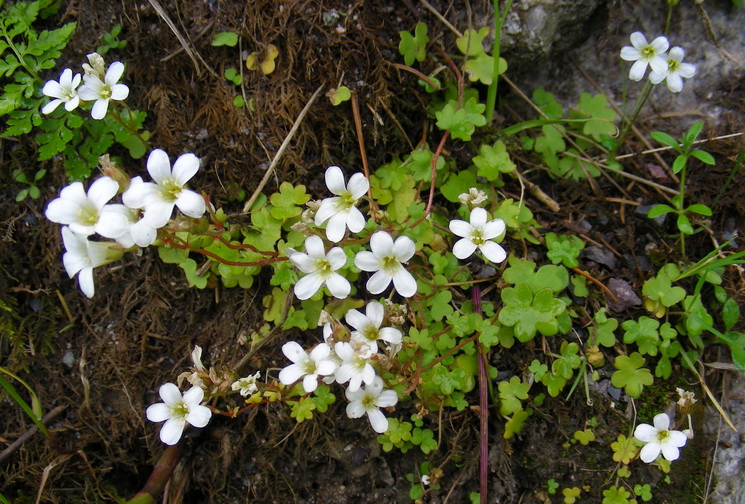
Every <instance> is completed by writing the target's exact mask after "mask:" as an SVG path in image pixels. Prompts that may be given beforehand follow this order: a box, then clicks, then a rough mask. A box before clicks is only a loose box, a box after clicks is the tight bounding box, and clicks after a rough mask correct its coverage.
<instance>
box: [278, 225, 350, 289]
mask: <svg viewBox="0 0 745 504" xmlns="http://www.w3.org/2000/svg"><path fill="white" fill-rule="evenodd" d="M305 252H306V253H302V252H294V251H293V252H291V253H290V255H289V259H290V261H291V262H292V264H294V265H295V266H297V268H298V269H299V270H300V271H302V272H303V273H305V276H304V277H303V278H301V279H300V280H298V282H297V283H296V284H295V295H296V296H297V298H298V299H300V300H304V299H308V298H310V297H311V296H312V295H313V294H315V293H316V292H317V291H318V289H320V288H321V287H322V286H323V284H326V287H328V289H329V292H331V295H332V296H334V297H335V298H338V299H344V298H346V297H347V296H348V295H349V292H350V291H351V290H352V286H351V285H350V284H349V280H347V279H346V278H344V277H343V276H341V275H340V274H339V273H337V272H336V270H338V269H339V268H341V267H343V266H344V265H345V264H346V262H347V255H346V254H345V253H344V251H343V250H342V249H341V247H334V248H332V249H331V250H329V251H328V253H326V251H325V250H324V248H323V240H322V239H321V237H320V236H315V235H314V236H309V237H308V238H307V239H306V240H305Z"/></svg>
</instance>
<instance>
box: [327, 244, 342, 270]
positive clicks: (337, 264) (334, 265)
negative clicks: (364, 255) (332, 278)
mask: <svg viewBox="0 0 745 504" xmlns="http://www.w3.org/2000/svg"><path fill="white" fill-rule="evenodd" d="M326 259H327V260H328V262H329V264H330V265H331V269H332V270H333V271H336V270H338V269H339V268H343V267H344V265H345V264H347V254H345V253H344V250H342V249H341V247H334V248H332V249H331V250H329V252H328V254H326Z"/></svg>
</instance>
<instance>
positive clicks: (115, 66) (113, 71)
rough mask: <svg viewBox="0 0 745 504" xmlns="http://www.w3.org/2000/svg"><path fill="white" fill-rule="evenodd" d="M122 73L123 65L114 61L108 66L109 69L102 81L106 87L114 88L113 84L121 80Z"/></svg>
mask: <svg viewBox="0 0 745 504" xmlns="http://www.w3.org/2000/svg"><path fill="white" fill-rule="evenodd" d="M123 73H124V63H122V62H121V61H115V62H113V63H112V64H111V65H110V66H109V69H108V70H107V71H106V76H105V77H104V80H105V81H106V83H107V84H108V85H110V86H114V84H116V83H117V82H119V79H121V78H122V74H123Z"/></svg>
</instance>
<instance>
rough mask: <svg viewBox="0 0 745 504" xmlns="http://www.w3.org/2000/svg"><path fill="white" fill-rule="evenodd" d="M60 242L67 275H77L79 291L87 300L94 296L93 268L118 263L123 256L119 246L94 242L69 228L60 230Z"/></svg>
mask: <svg viewBox="0 0 745 504" xmlns="http://www.w3.org/2000/svg"><path fill="white" fill-rule="evenodd" d="M62 241H63V242H64V243H65V250H66V252H65V253H64V255H63V256H62V263H63V264H64V265H65V271H67V275H68V276H69V277H70V278H72V277H74V276H75V275H76V274H77V275H78V283H79V284H80V290H82V291H83V294H85V295H86V296H88V297H89V298H91V297H93V295H94V294H95V292H96V290H95V285H94V284H93V268H96V267H98V266H103V265H104V264H109V263H112V262H114V261H118V260H119V259H121V258H122V255H124V249H123V248H122V246H121V245H119V244H117V243H111V242H94V241H90V240H88V238H87V237H85V236H80V235H78V234H75V233H73V232H72V231H71V230H70V228H69V227H67V226H65V227H63V228H62Z"/></svg>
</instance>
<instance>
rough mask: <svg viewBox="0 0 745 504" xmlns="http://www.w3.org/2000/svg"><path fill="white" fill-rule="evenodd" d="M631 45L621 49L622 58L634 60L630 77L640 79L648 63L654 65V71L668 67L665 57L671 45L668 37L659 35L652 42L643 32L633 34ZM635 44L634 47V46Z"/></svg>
mask: <svg viewBox="0 0 745 504" xmlns="http://www.w3.org/2000/svg"><path fill="white" fill-rule="evenodd" d="M630 39H631V46H625V47H623V48H622V49H621V59H623V60H626V61H633V62H634V64H633V65H631V70H629V79H631V80H634V81H640V80H642V78H643V77H644V73H645V72H646V71H647V65H649V66H650V67H652V71H653V72H665V71H666V70H667V67H668V63H667V60H666V59H665V57H664V53H665V51H667V48H668V47H669V46H670V43H669V42H668V41H667V38H666V37H662V36H660V37H657V38H656V39H654V40H653V41H652V42H651V43H647V39H646V37H645V36H644V34H642V32H634V33H632V34H631V37H630ZM632 46H633V47H632Z"/></svg>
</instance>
